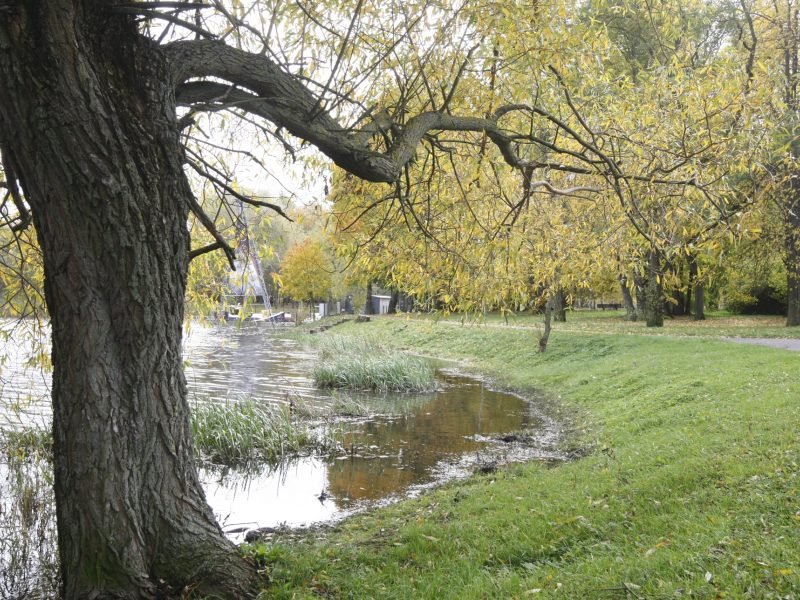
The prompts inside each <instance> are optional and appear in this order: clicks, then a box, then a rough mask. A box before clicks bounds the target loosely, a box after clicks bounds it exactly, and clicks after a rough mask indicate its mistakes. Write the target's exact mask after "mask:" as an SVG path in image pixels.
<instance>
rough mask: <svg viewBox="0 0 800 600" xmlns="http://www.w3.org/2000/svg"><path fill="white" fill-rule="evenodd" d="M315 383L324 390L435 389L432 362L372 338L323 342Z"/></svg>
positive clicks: (335, 337) (341, 337)
mask: <svg viewBox="0 0 800 600" xmlns="http://www.w3.org/2000/svg"><path fill="white" fill-rule="evenodd" d="M319 349H320V362H319V363H318V364H317V365H315V366H314V369H313V376H314V382H315V383H316V385H317V386H318V387H322V388H349V389H355V390H370V391H377V392H425V391H432V390H434V389H435V387H436V383H435V381H434V369H433V365H432V364H431V362H430V361H429V360H427V359H425V358H422V357H419V356H413V355H411V354H407V353H405V352H401V351H399V350H396V349H394V348H391V347H390V346H387V345H385V344H382V343H380V342H378V341H377V340H375V339H374V338H369V337H359V338H352V337H345V336H330V337H325V338H323V339H321V341H320V345H319Z"/></svg>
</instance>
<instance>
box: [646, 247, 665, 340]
mask: <svg viewBox="0 0 800 600" xmlns="http://www.w3.org/2000/svg"><path fill="white" fill-rule="evenodd" d="M663 295H664V292H663V287H662V284H661V261H660V259H659V256H658V252H657V251H656V250H655V249H651V250H650V251H649V252H648V253H647V284H646V286H645V290H644V302H645V305H644V307H645V317H646V320H647V326H648V327H663V326H664V298H663Z"/></svg>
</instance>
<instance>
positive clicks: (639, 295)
mask: <svg viewBox="0 0 800 600" xmlns="http://www.w3.org/2000/svg"><path fill="white" fill-rule="evenodd" d="M633 282H634V285H635V286H636V315H637V319H647V297H646V294H645V289H646V288H647V279H646V278H645V277H644V276H643V275H642V273H640V272H639V271H634V273H633Z"/></svg>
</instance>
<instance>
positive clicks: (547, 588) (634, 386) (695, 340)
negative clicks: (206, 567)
mask: <svg viewBox="0 0 800 600" xmlns="http://www.w3.org/2000/svg"><path fill="white" fill-rule="evenodd" d="M572 321H573V323H571V324H570V323H568V324H567V327H564V326H563V325H562V324H557V325H558V326H557V327H556V329H555V330H554V333H553V335H552V337H551V340H550V346H549V349H548V351H547V353H545V354H539V353H538V352H537V337H536V328H535V323H534V322H533V321H531V320H530V319H529V320H528V321H527V322H525V323H517V325H518V326H516V327H507V326H498V325H467V326H463V327H462V326H456V325H453V324H452V323H449V324H446V323H441V322H440V323H436V322H433V321H430V320H424V321H421V320H411V319H407V318H404V317H397V318H380V319H376V320H374V321H373V322H370V323H365V324H354V323H352V324H346V325H342V326H341V327H338V328H337V330H336V334H337V335H353V336H360V335H363V334H365V333H369V334H370V335H378V336H380V337H381V338H382V339H385V340H392V341H393V342H394V343H395V344H396V345H397V347H398V348H403V349H407V350H411V351H414V352H419V353H423V354H429V355H433V356H440V357H444V358H448V359H457V360H462V361H464V362H465V363H466V364H467V365H468V366H469V368H471V369H472V370H473V371H475V372H480V373H483V374H486V375H489V376H491V377H493V378H495V379H496V380H497V381H498V382H499V383H502V384H504V385H508V386H511V387H514V388H516V389H518V390H522V391H525V390H533V389H537V390H544V391H546V392H547V393H548V394H549V396H550V397H551V398H552V400H551V402H550V406H549V410H551V411H552V412H554V413H558V414H560V416H561V418H562V419H563V420H564V422H565V423H566V424H567V426H568V428H569V429H570V430H571V434H570V436H569V440H568V444H569V445H572V446H582V447H585V448H588V449H589V453H588V455H587V456H586V457H585V458H581V459H579V460H574V461H572V462H568V463H565V464H560V465H557V466H552V465H545V464H537V463H532V464H524V465H511V466H508V467H505V468H504V469H502V470H501V471H499V472H498V473H495V474H493V475H489V476H475V477H474V478H472V479H470V480H468V481H465V482H460V483H455V484H451V485H448V486H445V487H444V488H441V489H439V490H437V491H434V492H431V493H429V494H426V495H424V496H422V497H421V498H418V499H415V500H410V501H404V502H401V503H399V504H396V505H394V506H390V507H387V508H383V509H380V510H375V511H372V512H370V513H368V514H364V515H360V516H357V517H354V518H352V519H349V520H348V521H346V522H344V523H342V524H340V525H338V526H337V527H336V528H334V529H333V530H331V531H328V532H325V535H321V534H313V535H309V536H307V538H306V539H305V540H302V541H299V542H291V543H289V542H277V543H275V544H272V545H267V546H263V547H260V548H257V549H251V552H253V554H254V555H255V556H256V557H257V558H258V559H259V560H260V561H261V563H262V565H263V566H264V568H265V569H266V572H267V573H268V575H269V577H270V579H271V586H270V588H269V589H268V590H267V591H266V592H265V597H275V598H283V597H286V598H290V597H295V598H303V597H309V598H316V597H333V598H357V599H361V598H437V599H438V598H454V599H455V598H459V599H461V598H544V597H551V596H552V597H559V598H647V599H653V598H776V599H777V598H789V599H794V598H800V492H799V491H798V489H800V477H798V472H800V466H799V465H800V375H799V374H800V369H798V367H800V353H797V352H795V353H792V352H789V351H785V350H776V349H771V348H764V347H758V346H749V345H739V344H733V343H730V342H725V341H721V340H718V339H714V338H704V337H672V336H655V335H640V334H644V333H648V334H649V333H650V332H649V331H647V332H646V331H645V329H644V327H641V328H639V324H635V325H633V326H630V329H629V326H628V325H625V324H620V321H621V320H620V319H618V318H617V319H615V318H614V317H611V316H605V318H603V319H594V320H592V319H589V318H580V317H579V318H575V319H572ZM733 321H735V322H733ZM714 322H715V319H709V321H707V322H706V323H703V324H701V325H699V326H691V325H689V324H687V325H685V326H683V329H682V330H681V333H680V335H683V336H687V335H694V336H698V335H699V334H701V333H707V334H708V335H712V336H718V335H747V334H746V333H745V331H750V332H751V333H750V335H768V334H769V332H770V331H772V329H773V328H775V330H777V329H778V328H779V327H780V325H779V322H778V321H775V323H772V320H768V321H767V322H758V321H756V320H755V319H754V320H742V319H738V320H732V319H730V318H728V317H719V320H718V321H717V325H713V324H714ZM512 324H513V323H512ZM570 328H572V330H571V329H570ZM677 329H678V327H677V326H675V324H674V323H672V322H668V323H667V327H665V328H664V330H663V331H662V333H666V334H669V333H674V331H675V330H677ZM671 330H672V331H671ZM701 330H702V331H701ZM737 330H738V331H739V333H736V331H737ZM781 332H782V333H795V335H796V332H787V331H786V329H783V330H781Z"/></svg>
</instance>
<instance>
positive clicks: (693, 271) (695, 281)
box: [689, 256, 706, 321]
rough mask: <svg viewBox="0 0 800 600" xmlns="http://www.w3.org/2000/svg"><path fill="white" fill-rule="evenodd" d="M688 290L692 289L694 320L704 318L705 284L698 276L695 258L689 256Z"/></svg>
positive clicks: (702, 319)
mask: <svg viewBox="0 0 800 600" xmlns="http://www.w3.org/2000/svg"><path fill="white" fill-rule="evenodd" d="M689 290H693V291H694V295H693V300H694V302H693V310H692V312H693V314H694V320H695V321H704V320H705V318H706V312H705V311H706V309H705V291H706V290H705V285H704V284H703V281H702V280H701V279H700V277H699V269H698V267H697V258H695V257H694V256H692V257H690V258H689Z"/></svg>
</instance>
